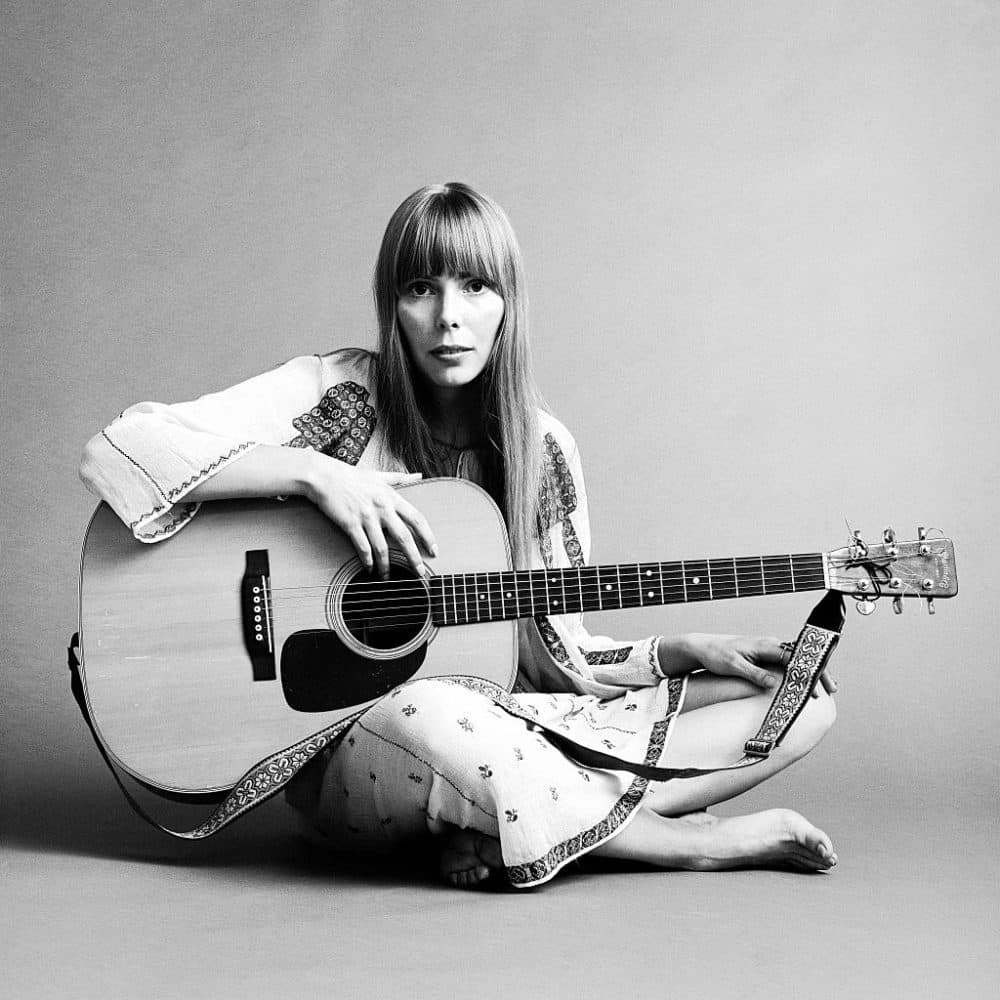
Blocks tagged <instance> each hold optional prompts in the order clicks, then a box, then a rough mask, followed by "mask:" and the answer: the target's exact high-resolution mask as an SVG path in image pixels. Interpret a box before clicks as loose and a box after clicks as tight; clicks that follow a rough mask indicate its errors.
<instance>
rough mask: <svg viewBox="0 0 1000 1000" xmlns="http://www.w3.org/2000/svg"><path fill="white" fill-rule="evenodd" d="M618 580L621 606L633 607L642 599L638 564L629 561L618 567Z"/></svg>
mask: <svg viewBox="0 0 1000 1000" xmlns="http://www.w3.org/2000/svg"><path fill="white" fill-rule="evenodd" d="M618 582H619V584H620V586H621V601H622V607H623V608H634V607H635V606H636V605H637V604H639V603H640V602H641V600H642V591H641V586H640V584H639V564H638V563H629V564H627V565H622V566H619V567H618Z"/></svg>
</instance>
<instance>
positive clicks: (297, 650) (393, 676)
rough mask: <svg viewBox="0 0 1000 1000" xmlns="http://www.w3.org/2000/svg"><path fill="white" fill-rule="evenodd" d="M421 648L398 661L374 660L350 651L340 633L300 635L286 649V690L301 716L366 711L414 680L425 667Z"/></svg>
mask: <svg viewBox="0 0 1000 1000" xmlns="http://www.w3.org/2000/svg"><path fill="white" fill-rule="evenodd" d="M426 650H427V647H426V646H425V645H421V646H419V647H418V648H417V649H415V650H413V652H411V653H407V654H406V655H405V656H401V657H399V658H398V659H394V660H372V659H368V658H367V657H365V656H362V655H360V654H359V653H357V652H355V651H354V650H353V649H348V648H347V647H346V646H345V645H344V644H343V643H342V642H341V641H340V638H339V636H338V635H337V633H336V632H332V631H329V630H326V629H313V630H309V631H305V632H296V633H294V634H293V635H290V636H289V637H288V639H287V640H285V643H284V645H283V646H282V648H281V687H282V690H283V691H284V693H285V701H287V702H288V705H289V707H290V708H293V709H294V710H295V711H296V712H329V711H331V710H333V709H337V708H350V707H351V706H353V705H363V704H364V703H365V702H366V701H371V700H372V699H373V698H379V697H381V696H382V695H384V694H388V693H389V692H390V691H391V690H392V689H393V688H394V687H396V686H397V685H399V684H402V683H403V682H404V681H406V680H409V679H410V678H411V677H412V676H413V675H414V674H415V673H416V672H417V671H418V670H419V669H420V666H421V664H422V663H423V662H424V657H425V655H426Z"/></svg>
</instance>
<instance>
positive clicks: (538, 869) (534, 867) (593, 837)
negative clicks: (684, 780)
mask: <svg viewBox="0 0 1000 1000" xmlns="http://www.w3.org/2000/svg"><path fill="white" fill-rule="evenodd" d="M672 721H673V716H672V715H671V716H669V717H668V718H666V719H662V720H660V721H659V722H657V723H654V725H653V727H652V729H651V730H650V734H649V744H648V746H647V748H646V755H645V759H644V761H643V763H644V764H647V765H652V764H655V763H656V762H657V761H658V760H659V759H660V755H661V754H662V753H663V748H664V747H665V746H666V743H667V733H668V732H669V729H670V723H671V722H672ZM648 785H649V781H648V780H647V779H646V778H640V777H638V776H636V777H635V778H633V779H632V783H631V784H630V785H629V787H628V789H627V790H626V791H625V794H624V795H622V797H621V798H620V799H619V800H618V801H617V802H616V803H615V804H614V806H612V808H611V811H610V812H609V813H608V814H607V816H605V817H604V819H602V820H600V821H599V822H597V823H595V824H594V825H593V826H592V827H590V828H589V829H587V830H583V831H581V832H580V833H578V834H575V835H574V836H572V837H569V838H567V839H566V840H564V841H563V842H562V843H560V844H556V845H555V846H554V847H552V848H551V849H550V850H548V851H547V852H546V853H545V854H543V855H542V856H541V857H540V858H536V859H535V860H534V861H529V862H527V863H525V864H521V865H509V866H507V867H506V872H507V878H508V879H509V880H510V883H511V885H514V886H518V887H519V888H526V887H528V886H530V885H537V884H538V883H539V882H544V881H547V880H548V879H550V878H552V876H553V875H555V874H556V872H557V871H559V869H560V868H562V867H563V866H564V865H566V864H567V863H568V862H570V861H572V860H573V859H574V858H575V857H576V856H577V855H579V854H582V853H584V852H585V851H589V850H593V848H595V847H597V846H598V845H599V844H601V843H603V842H604V841H605V840H608V839H609V838H610V837H611V836H612V835H613V834H615V833H617V831H618V830H619V829H621V827H622V825H623V824H624V822H625V821H626V820H627V819H628V818H629V817H630V816H631V815H632V813H633V812H634V811H635V809H636V807H637V806H638V805H639V804H640V803H641V802H642V799H643V796H644V795H645V793H646V788H647V787H648Z"/></svg>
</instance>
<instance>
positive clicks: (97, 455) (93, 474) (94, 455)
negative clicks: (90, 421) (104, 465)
mask: <svg viewBox="0 0 1000 1000" xmlns="http://www.w3.org/2000/svg"><path fill="white" fill-rule="evenodd" d="M106 447H107V441H106V439H105V437H104V432H103V431H101V432H98V433H97V434H95V435H94V436H93V437H92V438H91V439H90V440H89V441H88V442H87V443H86V444H85V445H84V446H83V454H82V455H81V456H80V465H79V468H78V469H77V472H78V474H79V476H80V478H81V479H82V480H83V483H84V485H85V486H86V487H87V488H88V489H90V490H92V491H93V489H94V482H95V480H96V478H97V472H98V470H99V469H100V467H101V452H102V451H103V450H104V449H105V448H106Z"/></svg>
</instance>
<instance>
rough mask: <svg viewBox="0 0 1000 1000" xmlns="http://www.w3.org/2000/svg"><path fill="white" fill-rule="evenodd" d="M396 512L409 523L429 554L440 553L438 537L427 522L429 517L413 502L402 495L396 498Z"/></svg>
mask: <svg viewBox="0 0 1000 1000" xmlns="http://www.w3.org/2000/svg"><path fill="white" fill-rule="evenodd" d="M396 513H397V514H398V515H399V516H400V517H401V518H402V519H403V520H404V521H405V522H406V523H407V525H409V528H410V530H411V531H412V532H413V533H414V534H415V535H416V537H417V540H418V541H419V542H420V544H421V545H422V546H423V549H424V552H426V553H427V555H429V556H436V555H437V554H438V547H437V539H435V537H434V532H433V531H431V526H430V525H429V524H428V523H427V518H425V517H424V515H423V514H421V513H420V511H419V510H417V508H416V507H414V506H413V504H412V503H410V502H409V501H407V500H404V499H403V498H402V497H397V498H396Z"/></svg>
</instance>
